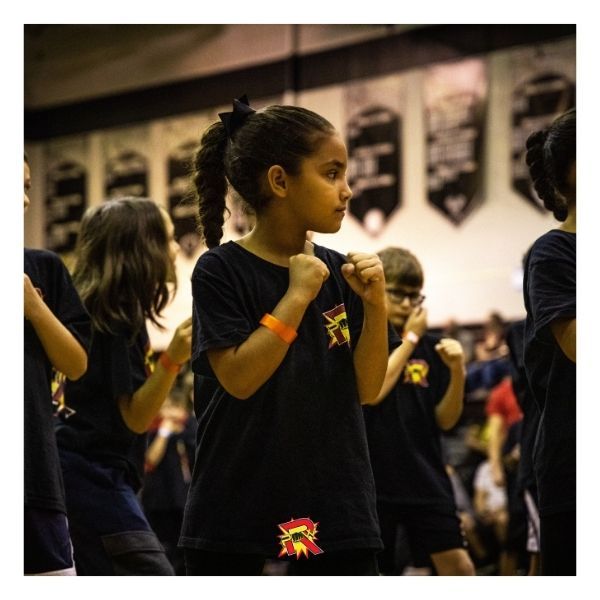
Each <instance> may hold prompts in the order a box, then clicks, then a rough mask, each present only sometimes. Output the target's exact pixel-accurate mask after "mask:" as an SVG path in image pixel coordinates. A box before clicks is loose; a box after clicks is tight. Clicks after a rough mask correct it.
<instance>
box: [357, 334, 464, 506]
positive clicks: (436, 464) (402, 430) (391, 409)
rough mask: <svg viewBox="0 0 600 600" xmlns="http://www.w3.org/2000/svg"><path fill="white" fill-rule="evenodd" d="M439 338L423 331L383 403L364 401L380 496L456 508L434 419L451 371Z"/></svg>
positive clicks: (381, 497) (399, 502) (393, 500)
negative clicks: (439, 350) (438, 349)
mask: <svg viewBox="0 0 600 600" xmlns="http://www.w3.org/2000/svg"><path fill="white" fill-rule="evenodd" d="M437 342H438V339H436V338H434V337H433V336H431V335H428V334H426V335H424V336H423V337H422V338H421V340H420V341H419V343H418V344H417V347H416V348H415V350H414V352H413V353H412V355H411V357H410V358H409V360H408V362H407V363H406V366H405V368H404V371H403V374H402V375H401V376H400V378H399V379H398V382H397V383H396V386H395V387H394V389H393V390H392V391H391V392H390V393H389V394H388V396H387V397H386V398H385V399H384V400H382V401H381V402H380V403H379V404H377V405H375V406H364V407H363V412H364V416H365V424H366V427H367V438H368V441H369V451H370V455H371V464H372V466H373V474H374V476H375V486H376V488H377V499H378V500H382V501H384V502H393V503H396V504H411V505H428V506H432V505H436V506H448V507H452V508H454V499H453V494H452V485H451V484H450V480H449V479H448V475H447V474H446V470H445V468H444V462H443V460H442V449H441V439H440V436H441V432H440V429H439V427H438V425H437V422H436V419H435V407H436V406H437V404H438V403H439V402H440V400H441V399H442V398H443V396H444V394H445V393H446V389H447V387H448V384H449V382H450V372H449V370H448V367H447V366H446V365H445V364H444V362H443V361H442V359H441V358H440V357H439V355H438V353H437V352H436V351H435V345H436V344H437Z"/></svg>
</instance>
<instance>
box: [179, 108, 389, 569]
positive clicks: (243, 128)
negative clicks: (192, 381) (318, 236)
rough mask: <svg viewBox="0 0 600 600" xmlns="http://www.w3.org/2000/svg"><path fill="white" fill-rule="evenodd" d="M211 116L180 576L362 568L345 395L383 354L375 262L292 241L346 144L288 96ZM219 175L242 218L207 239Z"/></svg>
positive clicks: (321, 226)
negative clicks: (195, 408)
mask: <svg viewBox="0 0 600 600" xmlns="http://www.w3.org/2000/svg"><path fill="white" fill-rule="evenodd" d="M221 119H222V121H223V122H222V123H221V122H217V123H215V124H213V125H212V126H211V127H210V128H209V129H208V130H207V131H206V133H205V134H204V136H203V137H202V140H201V147H200V149H199V150H198V153H197V155H196V158H195V167H196V173H195V184H196V188H197V192H198V197H199V214H200V223H201V229H202V232H203V235H204V239H205V240H206V243H207V245H208V246H209V248H211V250H209V251H208V252H206V253H205V254H204V255H203V256H202V257H201V258H200V259H199V261H198V263H197V265H196V268H195V270H194V273H193V276H192V291H193V296H194V309H193V315H194V339H193V355H192V367H193V370H194V372H195V373H196V374H197V376H201V377H202V378H203V381H204V383H203V385H202V386H198V387H197V390H198V392H199V393H206V391H207V390H210V392H209V393H211V397H210V400H209V402H208V405H207V407H206V409H205V410H204V411H203V412H202V413H200V414H198V417H199V431H198V449H197V454H196V463H195V466H194V472H193V476H192V485H191V488H190V492H189V495H188V502H187V506H186V512H185V516H184V525H183V529H182V536H181V539H180V544H181V545H182V546H183V547H184V548H185V554H186V566H187V573H188V574H190V575H195V574H213V575H214V574H256V575H258V574H260V573H261V571H262V567H263V564H264V561H265V558H266V557H276V556H277V555H280V556H286V557H287V556H290V557H291V558H290V560H291V564H292V573H320V574H352V575H360V574H376V573H377V567H376V561H375V552H376V551H377V550H379V549H381V547H382V544H381V540H380V538H379V531H378V526H377V517H376V514H375V490H374V482H373V475H372V471H371V467H370V464H369V457H368V450H367V444H366V436H365V430H364V423H363V420H362V415H361V407H360V404H361V402H368V401H370V400H371V399H372V398H374V397H375V396H376V395H377V393H378V392H379V389H380V387H381V384H382V381H383V377H384V375H385V370H386V365H387V352H388V338H387V323H386V321H387V320H386V315H385V305H384V302H385V300H384V290H385V282H384V275H383V270H382V267H381V262H380V260H379V258H378V257H377V256H375V255H370V254H363V253H350V254H349V255H348V257H347V258H346V257H344V256H343V255H341V254H338V253H337V252H334V251H331V250H328V249H326V248H323V247H321V246H317V245H316V244H312V243H310V242H308V241H307V239H306V238H307V231H309V230H312V231H317V232H322V233H335V232H336V231H338V229H339V228H340V225H341V223H342V219H343V218H344V214H345V211H346V209H347V207H348V201H349V200H350V197H351V195H352V194H351V191H350V189H349V187H348V184H347V182H346V168H347V162H348V158H347V153H346V148H345V146H344V144H343V142H342V140H341V138H340V136H339V134H338V133H337V132H336V131H335V129H334V128H333V126H332V125H331V124H330V123H329V122H328V121H326V120H325V119H324V118H322V117H320V116H319V115H317V114H315V113H313V112H311V111H309V110H305V109H302V108H296V107H293V106H270V107H268V108H266V109H264V110H261V111H258V112H255V111H254V110H252V109H251V108H250V107H249V106H248V104H247V100H246V99H245V98H242V99H241V100H235V101H234V110H233V112H232V113H226V114H223V115H221ZM228 183H229V184H231V186H232V187H233V188H234V189H235V190H236V191H237V192H238V193H239V194H240V195H241V196H242V197H243V198H244V200H245V201H246V202H248V203H249V204H250V206H251V207H252V209H253V212H254V213H255V214H256V225H255V227H254V228H253V229H252V231H251V232H250V233H249V234H247V235H246V236H245V237H243V238H242V239H240V240H239V241H237V242H229V243H227V244H224V245H223V246H219V240H220V238H221V236H222V225H223V213H224V211H225V195H226V192H227V186H228ZM207 381H208V382H210V381H212V382H214V383H213V384H210V383H207ZM198 400H200V399H198ZM197 402H198V401H197ZM297 559H298V560H297Z"/></svg>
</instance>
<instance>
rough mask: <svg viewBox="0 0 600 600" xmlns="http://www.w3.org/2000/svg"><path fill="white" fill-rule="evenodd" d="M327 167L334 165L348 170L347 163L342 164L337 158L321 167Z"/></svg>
mask: <svg viewBox="0 0 600 600" xmlns="http://www.w3.org/2000/svg"><path fill="white" fill-rule="evenodd" d="M327 165H332V166H334V167H337V168H338V169H345V168H346V163H345V162H341V161H339V160H337V159H335V158H333V159H331V160H328V161H327V162H324V163H323V164H322V165H321V166H322V167H324V166H327Z"/></svg>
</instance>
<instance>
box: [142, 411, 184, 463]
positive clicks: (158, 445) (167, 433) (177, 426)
mask: <svg viewBox="0 0 600 600" xmlns="http://www.w3.org/2000/svg"><path fill="white" fill-rule="evenodd" d="M182 431H183V425H182V424H181V423H179V422H178V421H176V420H175V419H171V418H165V419H163V420H162V421H161V422H160V425H159V428H158V431H157V432H156V435H155V436H154V439H153V440H152V443H151V444H150V445H149V446H148V449H147V450H146V455H145V457H144V470H145V471H146V472H147V473H150V472H151V471H154V469H156V467H157V466H158V465H159V464H160V463H161V461H162V459H163V458H164V456H165V452H166V451H167V446H168V445H169V438H170V437H171V435H172V434H174V433H181V432H182Z"/></svg>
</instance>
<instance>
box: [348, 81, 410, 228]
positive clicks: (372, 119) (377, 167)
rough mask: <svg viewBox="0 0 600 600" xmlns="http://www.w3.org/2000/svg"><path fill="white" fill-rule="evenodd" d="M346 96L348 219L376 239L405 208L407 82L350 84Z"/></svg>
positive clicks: (361, 82) (362, 82)
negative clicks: (403, 129)
mask: <svg viewBox="0 0 600 600" xmlns="http://www.w3.org/2000/svg"><path fill="white" fill-rule="evenodd" d="M344 96H345V100H344V104H345V108H346V145H347V147H348V184H349V185H350V188H351V189H352V194H353V195H352V200H351V201H350V214H351V215H353V216H354V217H356V219H358V220H359V221H360V223H361V224H362V225H363V227H364V228H365V229H366V230H367V231H368V232H369V233H370V234H371V235H372V236H374V237H376V236H378V235H379V234H380V233H381V232H382V231H383V229H384V228H385V226H386V225H387V222H388V220H389V218H390V216H391V215H392V213H393V212H394V211H395V210H396V209H397V208H399V207H400V206H401V205H402V186H401V181H402V148H401V136H402V117H403V114H404V112H405V104H406V88H405V80H404V78H403V77H402V76H399V75H392V76H387V77H384V78H377V79H368V80H361V81H359V82H355V83H349V84H347V85H346V88H345V92H344Z"/></svg>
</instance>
